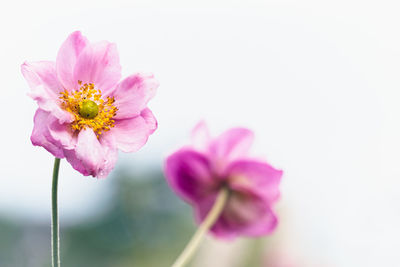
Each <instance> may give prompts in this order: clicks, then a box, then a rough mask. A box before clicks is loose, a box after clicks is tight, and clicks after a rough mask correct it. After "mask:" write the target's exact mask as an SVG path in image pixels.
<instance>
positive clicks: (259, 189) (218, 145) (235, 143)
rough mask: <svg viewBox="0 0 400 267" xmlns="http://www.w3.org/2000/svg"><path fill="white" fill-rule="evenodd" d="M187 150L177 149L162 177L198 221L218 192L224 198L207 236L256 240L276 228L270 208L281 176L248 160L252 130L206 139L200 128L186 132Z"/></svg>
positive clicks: (203, 131) (209, 207) (277, 172)
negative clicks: (226, 193) (189, 137)
mask: <svg viewBox="0 0 400 267" xmlns="http://www.w3.org/2000/svg"><path fill="white" fill-rule="evenodd" d="M192 139H193V143H194V146H193V147H183V148H182V149H180V150H178V151H177V152H175V153H173V154H172V155H170V156H169V157H168V158H167V159H166V162H165V174H166V178H167V181H168V183H169V185H170V186H171V187H172V189H173V190H174V191H175V192H176V193H177V194H178V195H179V196H180V197H181V198H183V199H184V200H185V201H186V202H188V203H189V204H191V205H192V206H193V208H194V211H195V217H196V221H197V222H198V223H200V222H201V221H203V220H204V218H205V217H206V215H207V214H208V212H209V211H210V209H211V207H212V206H213V204H214V202H215V199H216V197H217V194H218V192H219V191H220V190H221V188H222V187H225V186H226V187H228V188H229V190H230V196H229V199H228V201H227V203H226V205H225V207H224V210H223V211H222V213H221V215H220V217H219V218H218V220H217V221H216V223H215V224H214V226H213V227H212V229H211V231H212V233H213V234H214V235H216V236H217V237H221V238H225V239H231V238H234V237H236V236H239V235H245V236H253V237H255V236H261V235H266V234H269V233H271V232H272V231H273V230H274V229H275V227H276V225H277V217H276V215H275V213H274V211H273V209H272V205H273V204H274V203H275V202H276V201H277V199H278V198H279V194H280V193H279V188H278V187H279V183H280V180H281V176H282V171H280V170H276V169H275V168H273V167H271V166H270V165H269V164H268V163H266V162H263V161H260V160H256V159H253V158H249V157H248V151H249V148H250V146H251V144H252V141H253V133H252V131H250V130H248V129H244V128H233V129H230V130H228V131H226V132H224V133H223V134H221V135H220V136H218V137H217V138H214V139H211V138H210V136H209V134H208V130H207V127H206V126H205V124H204V123H200V124H198V125H197V126H196V127H195V129H194V130H193V133H192Z"/></svg>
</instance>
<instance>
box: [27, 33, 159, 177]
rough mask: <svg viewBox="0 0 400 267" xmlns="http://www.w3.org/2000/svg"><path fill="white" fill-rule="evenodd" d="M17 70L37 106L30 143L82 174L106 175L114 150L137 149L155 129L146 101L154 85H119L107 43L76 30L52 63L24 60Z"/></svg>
mask: <svg viewBox="0 0 400 267" xmlns="http://www.w3.org/2000/svg"><path fill="white" fill-rule="evenodd" d="M21 70H22V74H23V75H24V77H25V79H26V81H27V82H28V84H29V86H30V87H31V92H30V93H29V95H30V96H31V97H32V98H33V99H34V100H36V102H37V103H38V106H39V108H38V109H37V111H36V114H35V117H34V128H33V132H32V135H31V141H32V144H34V145H36V146H42V147H44V148H45V149H46V150H48V151H49V152H50V153H51V154H53V155H54V156H55V157H57V158H66V159H67V160H68V162H69V163H71V165H72V167H73V168H75V169H76V170H78V171H79V172H81V173H82V174H83V175H92V176H96V177H99V178H103V177H106V176H107V175H108V174H109V172H110V171H111V170H112V169H113V167H114V165H115V163H116V160H117V155H118V149H120V150H122V151H124V152H134V151H137V150H138V149H140V148H141V147H142V146H143V145H144V144H145V143H146V142H147V139H148V137H149V135H151V134H152V133H153V132H154V131H155V130H156V128H157V121H156V119H155V117H154V116H153V114H152V112H151V111H150V109H148V108H147V102H148V101H149V100H150V99H151V98H152V97H153V96H154V95H155V93H156V89H157V87H158V82H157V81H156V80H155V79H154V77H153V75H146V74H134V75H131V76H128V77H127V78H125V79H124V80H122V81H120V79H121V66H120V64H119V56H118V52H117V48H116V45H115V44H113V43H109V42H107V41H102V42H98V43H90V42H89V41H88V40H87V39H86V38H85V37H84V36H82V35H81V33H80V32H79V31H76V32H74V33H72V34H71V35H70V36H69V37H68V38H67V39H66V40H65V42H64V43H63V44H62V46H61V48H60V50H59V51H58V55H57V59H56V61H55V62H52V61H38V62H29V63H28V62H25V63H24V64H22V66H21Z"/></svg>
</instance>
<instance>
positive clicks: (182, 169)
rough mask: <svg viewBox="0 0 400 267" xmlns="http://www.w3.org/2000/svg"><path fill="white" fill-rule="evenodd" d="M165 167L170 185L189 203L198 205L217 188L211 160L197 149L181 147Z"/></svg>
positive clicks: (171, 156) (169, 158) (167, 161)
mask: <svg viewBox="0 0 400 267" xmlns="http://www.w3.org/2000/svg"><path fill="white" fill-rule="evenodd" d="M164 168H165V175H166V178H167V181H168V183H169V185H170V186H171V187H172V189H173V190H174V191H175V192H176V193H177V194H178V195H179V196H180V197H182V198H183V199H184V200H185V201H187V202H189V203H192V204H194V205H197V203H200V202H202V201H203V199H204V198H207V197H208V196H209V195H213V194H215V192H216V190H217V187H218V181H216V180H215V179H213V175H212V173H211V171H210V162H209V161H208V159H207V158H206V157H205V156H204V155H203V154H201V153H199V152H197V151H194V150H191V149H181V150H179V151H177V152H175V153H173V154H172V155H170V156H169V157H168V158H167V159H166V161H165V165H164Z"/></svg>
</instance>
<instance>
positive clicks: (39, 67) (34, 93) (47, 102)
mask: <svg viewBox="0 0 400 267" xmlns="http://www.w3.org/2000/svg"><path fill="white" fill-rule="evenodd" d="M21 72H22V74H23V75H24V77H25V80H26V81H27V82H28V84H29V86H30V87H31V92H29V93H28V94H29V96H30V97H32V98H33V99H34V100H36V101H37V103H38V105H39V107H40V108H41V109H43V110H44V111H49V112H51V113H52V114H53V115H54V116H56V117H57V118H58V119H59V120H60V123H64V122H70V121H71V120H72V116H71V114H69V113H68V112H66V111H65V110H63V109H61V107H60V103H59V102H60V100H59V98H58V97H59V92H61V91H62V90H63V87H62V85H61V84H60V83H59V82H58V79H57V75H56V71H55V64H54V62H51V61H38V62H30V63H28V62H25V63H24V64H22V66H21Z"/></svg>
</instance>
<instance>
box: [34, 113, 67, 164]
mask: <svg viewBox="0 0 400 267" xmlns="http://www.w3.org/2000/svg"><path fill="white" fill-rule="evenodd" d="M33 121H34V125H33V131H32V135H31V142H32V144H33V145H35V146H41V147H44V148H45V149H46V150H47V151H49V152H50V153H51V154H53V155H54V156H55V157H57V158H64V152H63V148H62V146H60V145H59V143H58V142H57V141H56V140H55V139H54V138H53V137H52V136H51V134H50V131H49V125H51V124H52V123H54V122H58V121H57V119H56V118H55V117H54V116H52V115H51V114H50V113H49V112H47V111H44V110H42V109H37V110H36V113H35V117H34V119H33Z"/></svg>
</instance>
